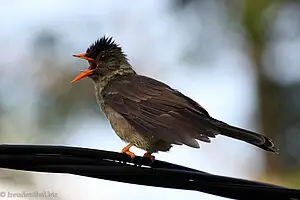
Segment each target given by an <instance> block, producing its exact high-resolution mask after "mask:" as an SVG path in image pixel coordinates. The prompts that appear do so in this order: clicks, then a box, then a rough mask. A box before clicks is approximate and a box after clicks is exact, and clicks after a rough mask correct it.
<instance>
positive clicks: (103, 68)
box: [72, 36, 130, 83]
mask: <svg viewBox="0 0 300 200" xmlns="http://www.w3.org/2000/svg"><path fill="white" fill-rule="evenodd" d="M73 56H74V57H77V58H81V59H85V60H87V61H88V62H89V65H90V66H89V68H88V69H86V70H82V71H81V73H80V74H79V75H78V76H77V77H76V78H75V79H74V80H73V81H72V83H74V82H76V81H79V80H80V79H82V78H84V77H90V78H92V79H94V80H96V79H97V78H99V77H102V76H105V75H106V74H108V73H110V72H114V71H117V70H119V68H121V66H122V65H124V64H128V61H127V58H126V55H125V54H124V53H123V51H122V48H121V47H120V46H119V45H118V44H117V43H115V41H113V39H112V38H111V37H105V36H104V37H102V38H100V39H98V40H97V41H95V42H94V43H93V44H92V45H91V46H90V47H89V48H87V50H86V52H85V53H81V54H75V55H73ZM128 67H130V65H128Z"/></svg>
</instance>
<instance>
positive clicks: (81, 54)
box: [73, 53, 93, 61]
mask: <svg viewBox="0 0 300 200" xmlns="http://www.w3.org/2000/svg"><path fill="white" fill-rule="evenodd" d="M73 56H74V57H77V58H81V59H84V60H89V61H92V60H93V59H92V58H89V57H87V56H86V53H79V54H74V55H73Z"/></svg>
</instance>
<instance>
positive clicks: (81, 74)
mask: <svg viewBox="0 0 300 200" xmlns="http://www.w3.org/2000/svg"><path fill="white" fill-rule="evenodd" d="M73 56H74V57H77V58H81V59H84V60H88V61H92V60H93V59H92V58H89V57H87V55H86V53H80V54H74V55H73ZM93 72H94V70H92V69H87V70H83V71H81V73H80V74H78V76H76V77H75V78H74V79H73V80H72V81H71V83H74V82H76V81H79V80H80V79H82V78H84V77H87V76H89V75H92V74H93Z"/></svg>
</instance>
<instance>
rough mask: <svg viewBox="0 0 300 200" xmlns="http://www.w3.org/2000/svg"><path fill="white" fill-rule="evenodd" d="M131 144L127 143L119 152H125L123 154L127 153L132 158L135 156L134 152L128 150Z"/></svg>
mask: <svg viewBox="0 0 300 200" xmlns="http://www.w3.org/2000/svg"><path fill="white" fill-rule="evenodd" d="M132 146H133V144H128V145H127V146H126V147H124V148H123V149H122V151H121V153H125V154H127V155H129V156H130V157H131V160H133V159H134V158H135V155H134V153H132V152H131V151H129V149H130V147H132Z"/></svg>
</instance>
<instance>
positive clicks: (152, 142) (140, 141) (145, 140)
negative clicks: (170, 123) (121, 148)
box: [101, 105, 172, 153]
mask: <svg viewBox="0 0 300 200" xmlns="http://www.w3.org/2000/svg"><path fill="white" fill-rule="evenodd" d="M101 109H102V110H103V112H104V113H105V115H106V117H107V118H108V120H109V121H110V124H111V126H112V128H113V129H114V131H115V132H116V133H117V135H118V136H119V137H120V138H121V139H122V140H124V141H125V142H128V143H131V144H134V145H135V146H136V147H138V148H141V149H143V150H145V151H148V152H150V153H153V152H157V151H168V150H169V149H170V148H171V147H172V145H171V144H170V143H167V142H165V141H163V140H160V139H156V138H154V137H152V136H146V135H145V134H140V133H138V132H137V131H136V130H135V128H134V127H133V126H131V125H130V124H129V122H128V121H127V120H126V119H125V118H124V117H123V116H122V115H121V114H119V113H117V112H116V111H114V110H113V109H112V108H111V107H110V106H107V105H105V106H103V105H102V106H101Z"/></svg>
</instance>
